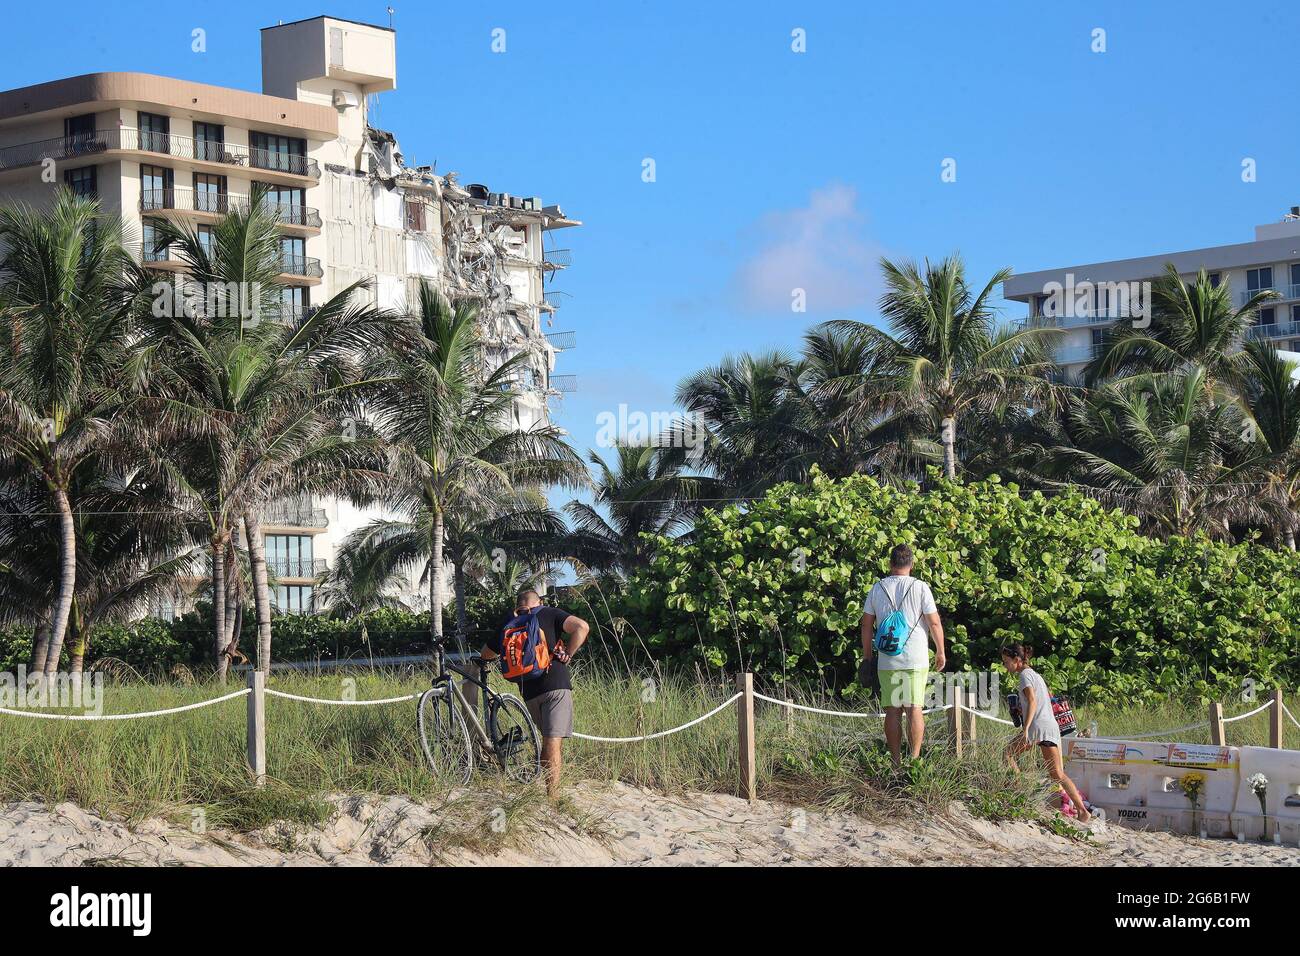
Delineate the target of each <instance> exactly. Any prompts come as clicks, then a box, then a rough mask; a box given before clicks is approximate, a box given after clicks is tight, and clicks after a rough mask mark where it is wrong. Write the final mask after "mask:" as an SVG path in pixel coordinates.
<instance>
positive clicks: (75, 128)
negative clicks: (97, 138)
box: [63, 113, 95, 138]
mask: <svg viewBox="0 0 1300 956" xmlns="http://www.w3.org/2000/svg"><path fill="white" fill-rule="evenodd" d="M63 135H64V136H67V137H71V138H82V137H89V136H94V135H95V114H94V113H83V114H82V115H81V116H69V117H68V118H67V119H65V120H64V121H63Z"/></svg>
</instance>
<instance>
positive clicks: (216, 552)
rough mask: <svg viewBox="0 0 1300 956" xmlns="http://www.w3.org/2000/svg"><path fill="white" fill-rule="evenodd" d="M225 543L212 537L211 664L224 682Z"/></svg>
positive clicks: (218, 538) (218, 536)
mask: <svg viewBox="0 0 1300 956" xmlns="http://www.w3.org/2000/svg"><path fill="white" fill-rule="evenodd" d="M226 601H227V588H226V543H225V542H224V541H222V540H221V535H219V534H215V535H213V536H212V662H213V663H214V664H216V666H217V677H218V678H220V679H221V680H225V677H226V669H225V668H224V667H222V662H223V661H224V660H225V659H226V655H225V651H226Z"/></svg>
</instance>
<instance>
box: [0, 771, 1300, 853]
mask: <svg viewBox="0 0 1300 956" xmlns="http://www.w3.org/2000/svg"><path fill="white" fill-rule="evenodd" d="M331 802H332V803H333V804H334V806H335V807H336V811H337V812H336V813H335V814H334V816H333V818H332V820H331V821H330V822H329V823H328V824H327V825H325V826H323V827H316V828H310V829H305V828H289V827H284V826H276V827H271V828H268V829H266V830H264V831H259V832H256V833H251V834H234V833H228V832H221V831H216V832H211V833H208V834H204V835H200V834H195V833H192V832H191V831H190V830H189V829H188V828H187V827H184V826H180V825H177V824H174V823H170V822H167V821H165V820H161V819H157V820H150V821H148V822H146V823H144V824H143V825H140V826H137V827H134V828H128V827H127V826H126V825H125V824H122V823H119V822H113V821H111V820H105V819H103V818H101V817H98V816H95V815H94V814H91V813H87V812H86V811H84V810H82V809H81V808H79V807H77V806H75V805H73V804H70V803H64V804H59V805H58V806H55V807H52V808H51V807H48V806H46V805H44V804H39V803H18V804H9V805H7V806H5V807H3V809H0V864H4V865H61V866H67V865H71V866H77V865H132V864H134V865H146V866H149V865H161V864H171V865H174V864H183V865H196V866H230V865H270V866H283V865H306V866H311V865H374V864H393V865H417V866H424V865H429V864H430V863H449V864H460V865H476V866H492V865H501V864H552V865H553V864H585V865H598V866H602V865H624V866H641V865H668V866H673V865H679V866H680V865H728V864H747V865H754V864H759V865H768V864H781V863H792V864H832V865H834V864H840V865H843V864H849V865H866V866H875V865H891V864H895V865H896V864H909V865H918V864H959V863H973V864H983V865H1007V866H1015V865H1023V864H1025V863H1040V864H1051V865H1060V864H1079V865H1093V866H1145V865H1202V866H1279V865H1282V866H1300V849H1297V848H1296V847H1275V846H1261V845H1256V844H1239V843H1236V842H1232V841H1224V840H1197V839H1189V838H1186V837H1176V836H1172V835H1169V834H1164V833H1137V832H1134V831H1131V830H1124V829H1122V828H1119V827H1114V826H1111V827H1107V828H1106V829H1105V830H1103V831H1102V832H1097V833H1095V834H1094V836H1093V844H1094V845H1091V846H1088V845H1083V844H1081V843H1079V842H1077V841H1072V840H1069V839H1065V838H1062V837H1058V836H1056V835H1054V834H1052V833H1050V832H1048V831H1047V830H1045V829H1044V828H1042V827H1040V826H1037V825H1033V824H1027V823H1003V824H992V823H987V822H984V821H981V820H977V819H974V818H973V817H971V816H970V815H969V814H967V813H966V812H965V810H964V809H962V808H961V807H959V806H954V807H953V809H952V813H951V814H950V817H949V818H948V819H944V820H929V821H924V822H913V823H910V824H908V823H902V822H899V823H890V824H882V825H877V824H873V823H870V822H867V821H866V820H863V819H862V818H860V817H857V816H853V815H849V814H823V813H818V812H812V811H799V810H793V809H791V808H789V807H784V806H781V805H779V804H774V803H767V802H762V801H759V802H757V803H755V804H752V805H751V804H748V803H746V802H745V801H743V800H739V799H737V798H734V797H725V796H718V795H716V794H688V795H683V796H676V797H672V796H665V795H663V794H657V793H651V792H649V791H645V790H640V789H637V788H634V787H628V786H624V785H621V784H615V785H612V786H606V787H596V786H592V785H584V786H582V787H580V788H578V790H577V792H576V793H575V802H576V803H577V804H578V805H581V806H583V807H584V808H587V809H589V810H590V812H591V819H590V820H588V821H586V822H585V823H584V824H583V826H582V827H581V832H579V830H578V829H575V828H574V827H572V826H570V825H569V824H568V823H566V822H565V819H564V817H563V815H560V814H547V816H546V819H545V821H544V822H543V823H542V824H541V825H540V829H541V833H542V835H540V836H538V835H537V834H538V832H539V826H538V825H537V824H534V825H532V826H530V827H529V831H530V838H531V845H529V846H528V847H527V849H521V843H520V840H519V839H518V838H515V837H514V836H513V835H512V834H511V833H510V832H509V830H508V827H507V830H506V832H505V833H503V834H500V835H496V834H494V836H496V839H495V841H492V840H491V839H489V841H488V842H487V843H486V844H485V843H484V841H483V840H482V839H481V837H482V836H483V835H484V834H487V833H492V831H491V826H492V822H493V821H492V818H491V816H490V815H489V816H488V817H485V818H482V819H479V820H470V821H469V822H468V823H467V822H466V818H465V816H464V815H463V814H462V815H460V817H458V819H457V822H456V823H455V824H454V825H453V824H451V823H449V822H448V820H447V815H446V814H442V815H440V814H439V812H438V811H436V810H435V809H433V808H430V807H427V806H423V805H421V804H418V803H414V802H412V801H410V800H407V799H405V798H401V797H375V796H336V797H333V798H331ZM539 812H544V811H539ZM515 825H516V826H517V825H518V824H515ZM497 826H498V828H499V827H500V823H499V822H498V823H497ZM466 827H469V828H471V829H469V830H467V829H466ZM440 828H441V829H442V830H443V831H444V832H445V831H446V830H447V829H458V831H459V832H461V833H469V834H470V835H471V836H472V840H471V841H469V842H466V841H465V840H463V839H458V838H457V839H452V840H451V841H450V844H451V845H455V846H456V848H454V849H451V848H448V849H444V850H443V851H442V852H439V853H436V854H435V853H434V852H433V851H432V850H431V849H430V845H431V844H432V845H441V846H443V847H447V846H449V844H448V842H446V841H445V840H441V839H439V838H438V837H436V836H434V837H433V838H432V839H430V837H429V835H430V834H431V833H436V832H437V831H438V830H439V829H440ZM496 844H501V848H500V849H498V850H496V851H495V852H493V851H490V850H488V849H484V848H483V847H484V846H494V845H496ZM470 847H474V849H471V848H470Z"/></svg>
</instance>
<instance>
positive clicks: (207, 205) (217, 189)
mask: <svg viewBox="0 0 1300 956" xmlns="http://www.w3.org/2000/svg"><path fill="white" fill-rule="evenodd" d="M226 200H227V196H226V177H225V176H210V175H208V174H207V173H195V174H194V210H195V212H217V213H222V214H223V215H224V214H225V213H227V212H229V211H230V207H229V205H228V204H227V201H226Z"/></svg>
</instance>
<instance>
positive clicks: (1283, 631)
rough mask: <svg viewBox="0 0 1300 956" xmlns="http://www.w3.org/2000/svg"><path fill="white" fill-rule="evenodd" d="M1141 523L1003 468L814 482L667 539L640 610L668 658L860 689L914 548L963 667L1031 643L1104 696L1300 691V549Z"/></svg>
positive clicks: (1041, 659) (1044, 668)
mask: <svg viewBox="0 0 1300 956" xmlns="http://www.w3.org/2000/svg"><path fill="white" fill-rule="evenodd" d="M1136 526H1137V522H1136V520H1135V519H1133V518H1132V517H1130V516H1128V515H1125V514H1123V513H1122V512H1120V511H1110V510H1106V509H1105V508H1103V507H1102V506H1101V505H1100V504H1099V503H1097V502H1096V501H1094V500H1092V499H1090V498H1086V497H1084V496H1083V495H1081V494H1079V493H1077V492H1073V491H1071V492H1063V493H1060V494H1051V495H1045V494H1043V493H1040V492H1023V491H1021V490H1020V489H1019V488H1017V487H1016V486H1015V485H1010V484H1005V483H1002V482H1001V481H999V480H998V479H997V478H996V477H994V478H991V479H988V480H986V481H980V482H974V483H970V484H962V483H959V482H949V481H942V480H938V479H937V477H936V479H935V481H934V483H933V486H932V487H931V488H930V489H929V490H926V491H921V490H919V489H918V488H917V487H916V486H914V485H913V486H909V487H906V488H895V487H888V486H884V485H881V484H880V483H879V482H877V481H875V480H874V479H872V478H869V477H866V476H859V477H853V478H848V479H843V480H832V479H829V478H826V477H825V476H822V475H820V474H815V475H814V477H813V479H812V481H811V482H810V484H808V485H793V484H786V485H781V486H779V487H776V488H774V489H772V490H771V491H770V492H769V493H768V494H767V495H766V496H765V497H764V498H763V499H761V500H759V501H756V502H753V503H752V504H751V505H750V506H748V507H747V508H745V509H743V510H742V509H741V508H738V507H735V506H732V507H727V508H725V509H722V510H719V511H711V512H706V513H705V514H704V515H702V516H701V517H700V519H699V520H698V521H697V522H696V528H695V533H694V534H693V535H692V536H691V537H690V539H689V540H679V541H675V542H673V541H666V540H665V541H661V542H660V543H659V544H660V547H659V552H658V555H657V557H656V558H655V560H654V561H653V563H652V564H651V565H650V566H649V567H648V568H647V569H646V570H645V571H643V572H642V573H640V574H639V575H638V576H636V577H635V578H634V579H633V581H632V582H631V584H630V587H629V593H628V595H627V604H628V606H627V610H626V613H627V615H628V616H629V617H630V618H632V619H634V620H637V621H639V622H644V624H645V627H644V628H643V631H642V633H643V635H644V636H645V637H646V640H647V643H648V644H649V646H650V648H651V651H652V652H653V653H654V654H655V656H656V657H660V658H666V659H677V660H681V661H695V662H702V663H706V664H708V665H710V666H715V667H738V666H740V665H741V664H742V663H743V664H744V666H746V667H749V668H750V669H752V670H753V671H755V673H756V674H760V675H763V676H764V678H766V679H767V680H772V679H774V678H776V677H780V676H782V675H784V676H785V677H786V678H792V677H796V676H798V677H802V678H804V680H805V682H806V681H807V680H809V679H812V680H814V681H816V682H819V683H820V682H824V683H826V684H828V685H830V686H832V687H834V688H835V689H836V690H839V691H844V692H854V691H857V690H859V689H860V688H859V685H858V683H857V680H858V673H857V672H858V663H859V662H860V659H861V649H860V646H859V620H860V616H861V605H862V600H863V597H864V596H865V594H866V592H867V591H868V589H869V588H870V587H871V585H872V583H873V582H874V581H875V580H876V579H877V578H878V577H880V576H881V575H883V574H884V573H885V572H886V571H887V568H888V552H889V550H890V548H891V546H892V545H894V544H896V543H898V542H907V543H909V544H911V545H912V547H913V549H914V550H915V551H916V553H917V559H918V560H917V567H916V574H917V576H918V577H921V578H923V579H925V580H926V581H928V582H930V584H931V585H932V587H933V589H934V593H935V598H936V601H937V602H938V605H939V609H940V612H941V614H942V616H943V618H944V622H945V631H946V632H947V638H948V645H949V652H948V660H949V665H948V669H949V670H953V669H958V670H981V669H987V668H990V667H992V666H993V665H994V664H996V663H997V661H998V653H997V652H998V648H999V647H1000V646H1002V644H1003V643H1005V642H1007V641H1009V640H1022V641H1025V642H1027V643H1029V644H1030V645H1032V646H1033V648H1034V650H1035V666H1036V667H1037V668H1038V669H1039V670H1040V672H1041V673H1043V675H1044V677H1045V678H1046V680H1047V681H1048V683H1049V684H1050V685H1051V686H1052V687H1053V689H1054V690H1064V691H1068V692H1070V693H1072V694H1074V695H1075V696H1076V697H1078V698H1080V699H1084V700H1091V701H1093V702H1095V703H1107V702H1118V701H1130V700H1141V699H1150V698H1154V697H1163V696H1168V695H1170V694H1174V695H1180V696H1185V697H1192V698H1210V699H1214V698H1219V699H1223V698H1224V695H1225V694H1230V693H1231V692H1232V691H1233V690H1234V689H1237V690H1239V689H1240V687H1241V683H1242V681H1243V680H1245V679H1250V680H1253V681H1256V682H1257V683H1258V684H1259V685H1260V686H1263V687H1267V686H1271V685H1273V684H1275V683H1277V682H1279V681H1282V682H1287V683H1289V684H1291V685H1294V683H1295V682H1296V679H1297V676H1300V557H1298V556H1297V555H1296V554H1295V553H1293V552H1279V551H1274V550H1270V549H1266V548H1262V547H1260V546H1258V545H1255V544H1251V543H1246V544H1238V545H1235V546H1232V545H1226V544H1221V543H1216V542H1213V541H1210V540H1209V539H1206V538H1197V539H1192V540H1186V539H1181V538H1174V539H1171V540H1169V541H1158V540H1154V539H1151V538H1148V537H1144V536H1142V535H1140V534H1138V532H1137V527H1136Z"/></svg>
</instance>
